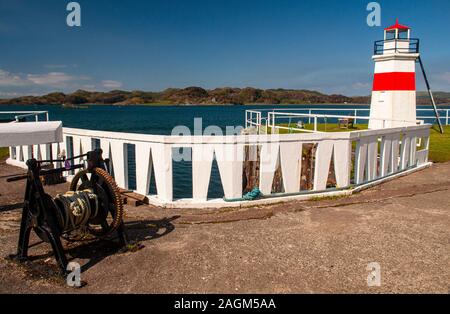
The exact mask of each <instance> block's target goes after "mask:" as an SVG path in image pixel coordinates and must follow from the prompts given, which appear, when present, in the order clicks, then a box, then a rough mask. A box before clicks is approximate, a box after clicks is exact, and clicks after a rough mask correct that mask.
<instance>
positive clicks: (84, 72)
mask: <svg viewBox="0 0 450 314" xmlns="http://www.w3.org/2000/svg"><path fill="white" fill-rule="evenodd" d="M69 2H70V1H68V0H42V1H36V0H0V97H14V96H18V95H24V94H33V95H34V94H44V93H47V92H50V91H62V92H72V91H74V90H76V89H79V88H82V89H87V90H102V91H106V90H111V89H116V88H120V89H126V90H136V89H140V90H148V91H159V90H163V89H165V88H169V87H187V86H202V87H204V88H215V87H224V86H232V87H246V86H253V87H259V88H295V89H314V90H319V91H322V92H325V93H341V94H346V95H368V94H369V93H370V89H371V81H372V75H373V62H372V60H371V56H372V52H373V41H375V40H377V39H382V35H383V27H385V26H389V25H391V24H393V23H394V22H395V18H397V17H398V18H399V19H400V23H403V24H406V25H409V26H411V27H412V28H413V30H412V32H413V37H418V38H420V39H421V51H422V57H423V60H424V63H425V66H426V68H427V71H428V74H429V76H430V80H431V84H432V88H433V89H434V90H444V91H450V38H449V31H450V1H448V0H428V1H411V0H409V1H407V0H397V1H378V2H379V3H380V4H381V8H382V27H372V28H371V27H369V26H368V25H367V24H366V18H367V15H368V14H369V12H368V11H366V6H367V4H368V3H369V2H370V1H361V0H340V1H338V0H315V1H313V0H310V1H302V0H270V1H269V0H209V1H204V0H170V1H167V0H159V1H156V0H155V1H151V0H147V1H138V0H129V1H120V0H80V1H78V2H79V3H80V5H81V9H82V17H81V18H82V26H81V27H79V28H78V27H75V28H70V27H68V26H67V24H66V17H67V14H68V12H67V11H66V5H67V4H68V3H69ZM418 77H419V80H418V82H419V87H420V88H423V84H422V83H421V82H422V78H421V76H418Z"/></svg>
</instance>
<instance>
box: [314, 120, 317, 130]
mask: <svg viewBox="0 0 450 314" xmlns="http://www.w3.org/2000/svg"><path fill="white" fill-rule="evenodd" d="M314 131H315V132H317V116H314Z"/></svg>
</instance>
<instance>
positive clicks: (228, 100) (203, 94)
mask: <svg viewBox="0 0 450 314" xmlns="http://www.w3.org/2000/svg"><path fill="white" fill-rule="evenodd" d="M345 102H347V103H354V99H352V98H351V97H346V96H343V95H326V94H322V93H320V92H316V91H309V90H292V89H266V90H263V89H257V88H251V87H249V88H231V87H225V88H216V89H212V90H206V89H203V88H201V87H187V88H184V89H178V88H169V89H166V90H164V91H162V92H144V91H132V92H129V91H122V90H113V91H110V92H105V93H104V92H90V91H84V90H77V91H76V92H74V93H72V94H63V93H51V94H48V95H44V96H23V97H18V98H12V99H1V100H0V104H17V105H30V104H74V105H80V104H119V105H138V104H167V105H170V104H172V105H189V104H199V105H214V104H231V105H233V104H280V103H283V104H308V103H345Z"/></svg>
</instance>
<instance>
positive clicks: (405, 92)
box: [369, 20, 420, 129]
mask: <svg viewBox="0 0 450 314" xmlns="http://www.w3.org/2000/svg"><path fill="white" fill-rule="evenodd" d="M419 57H420V55H419V40H418V39H412V38H411V29H410V28H409V27H408V26H405V25H401V24H399V23H398V20H397V22H396V24H395V25H393V26H391V27H388V28H386V29H385V30H384V40H380V41H377V42H375V53H374V56H373V60H374V61H375V75H374V80H373V89H372V102H371V106H370V120H369V129H383V128H392V127H402V126H410V125H415V124H416V61H417V60H418V59H419Z"/></svg>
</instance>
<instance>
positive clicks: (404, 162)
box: [8, 125, 431, 208]
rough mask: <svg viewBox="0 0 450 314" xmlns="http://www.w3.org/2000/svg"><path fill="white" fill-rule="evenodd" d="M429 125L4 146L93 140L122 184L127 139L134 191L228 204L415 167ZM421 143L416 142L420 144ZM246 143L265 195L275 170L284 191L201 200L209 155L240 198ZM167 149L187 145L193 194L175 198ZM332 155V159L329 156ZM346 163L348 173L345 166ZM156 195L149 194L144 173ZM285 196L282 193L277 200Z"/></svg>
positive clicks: (51, 149)
mask: <svg viewBox="0 0 450 314" xmlns="http://www.w3.org/2000/svg"><path fill="white" fill-rule="evenodd" d="M430 127H431V126H430V125H420V126H410V127H403V128H392V129H382V130H364V131H354V132H339V133H305V134H286V135H278V134H276V135H242V136H160V135H147V134H134V133H119V132H105V131H93V130H82V129H72V128H64V129H63V142H61V143H54V144H51V145H37V146H36V148H34V149H33V148H32V147H30V146H18V147H15V148H11V152H12V151H13V150H14V152H12V153H11V158H10V159H9V160H8V163H10V164H14V165H19V166H22V167H25V161H26V159H27V158H30V157H31V156H33V157H34V158H37V159H46V158H47V157H49V156H53V157H54V158H55V157H56V156H57V154H58V152H60V151H61V150H63V149H64V150H65V151H66V152H67V154H68V157H71V156H76V155H79V154H81V153H86V152H88V151H90V150H92V149H93V139H95V140H97V141H99V142H100V146H101V148H102V149H103V152H104V157H105V158H110V159H111V161H112V167H113V171H114V176H115V179H116V181H117V183H118V185H119V186H120V187H122V188H125V189H128V188H129V180H128V176H129V174H128V156H127V149H126V145H127V144H131V145H135V153H136V158H135V162H136V192H138V193H140V194H144V195H147V196H148V197H149V200H150V202H151V203H152V204H155V205H158V206H165V207H211V208H213V207H230V206H244V205H246V204H256V203H269V202H281V201H283V200H291V199H293V198H301V199H304V198H308V197H317V196H324V195H330V193H331V194H333V195H334V194H336V193H341V194H342V193H344V194H348V193H349V191H351V190H352V189H353V188H355V187H358V186H359V187H360V186H363V185H365V184H373V182H377V183H378V182H383V179H388V178H391V177H392V176H395V175H397V174H398V175H400V174H403V173H405V171H411V170H416V169H420V168H422V167H424V166H427V165H428V164H429V163H428V148H429V135H430ZM306 144H315V145H316V147H317V148H316V150H315V158H314V172H313V176H314V178H313V182H314V183H313V189H312V190H307V191H305V190H301V189H300V187H301V184H300V180H301V177H302V175H304V174H302V148H303V147H304V145H306ZM419 144H420V146H419ZM245 146H255V147H260V148H261V149H260V150H259V151H260V158H259V159H258V160H260V167H259V169H260V172H259V188H260V190H261V191H262V193H263V194H264V195H265V196H270V194H271V192H272V183H273V179H274V174H275V172H276V170H277V169H278V168H281V172H282V182H283V188H284V191H285V192H284V194H282V195H276V198H275V199H271V200H269V199H262V200H258V201H254V202H250V203H247V202H236V203H229V202H225V201H224V200H222V199H215V200H208V199H207V197H208V188H209V182H210V176H211V168H212V162H213V159H214V156H215V158H216V161H217V165H218V168H219V172H220V178H221V183H222V186H223V190H224V194H225V195H224V197H225V198H227V199H233V198H240V197H242V193H243V192H242V190H243V187H242V177H243V163H244V148H245ZM174 148H190V149H191V150H192V160H191V161H192V182H193V184H192V198H190V199H183V200H174V197H173V180H174V178H173V155H172V154H173V151H172V149H174ZM332 160H333V163H331V161H332ZM331 164H333V165H334V169H333V170H334V174H335V178H336V185H335V186H333V187H330V186H329V184H327V182H328V177H329V173H330V165H331ZM352 169H353V171H352ZM152 173H153V175H154V177H155V182H156V190H157V195H149V186H150V178H151V175H152ZM283 196H284V198H283Z"/></svg>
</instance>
